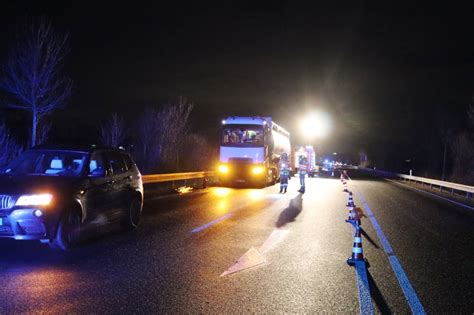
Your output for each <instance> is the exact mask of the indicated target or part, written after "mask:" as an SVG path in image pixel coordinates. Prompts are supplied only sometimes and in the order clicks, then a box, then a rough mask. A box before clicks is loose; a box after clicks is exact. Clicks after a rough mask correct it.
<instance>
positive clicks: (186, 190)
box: [176, 186, 193, 195]
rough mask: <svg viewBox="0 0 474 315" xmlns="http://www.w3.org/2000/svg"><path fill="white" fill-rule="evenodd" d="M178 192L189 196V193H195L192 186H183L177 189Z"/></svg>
mask: <svg viewBox="0 0 474 315" xmlns="http://www.w3.org/2000/svg"><path fill="white" fill-rule="evenodd" d="M176 191H177V192H178V194H180V195H181V194H188V193H191V192H193V187H190V186H182V187H179V188H178V189H176Z"/></svg>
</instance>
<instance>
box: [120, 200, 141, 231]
mask: <svg viewBox="0 0 474 315" xmlns="http://www.w3.org/2000/svg"><path fill="white" fill-rule="evenodd" d="M141 217H142V202H141V200H140V199H139V198H137V197H134V198H133V199H132V201H131V202H130V205H129V206H128V209H127V213H126V215H125V220H124V225H125V228H126V229H127V230H133V229H135V228H136V227H137V226H138V224H139V223H140V219H141Z"/></svg>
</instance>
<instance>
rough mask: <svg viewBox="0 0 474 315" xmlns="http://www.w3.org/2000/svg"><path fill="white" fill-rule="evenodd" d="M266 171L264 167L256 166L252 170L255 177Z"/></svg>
mask: <svg viewBox="0 0 474 315" xmlns="http://www.w3.org/2000/svg"><path fill="white" fill-rule="evenodd" d="M264 171H265V168H264V167H263V166H255V167H254V168H252V174H254V175H260V174H262V173H263V172H264Z"/></svg>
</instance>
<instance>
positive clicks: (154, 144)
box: [138, 97, 193, 172]
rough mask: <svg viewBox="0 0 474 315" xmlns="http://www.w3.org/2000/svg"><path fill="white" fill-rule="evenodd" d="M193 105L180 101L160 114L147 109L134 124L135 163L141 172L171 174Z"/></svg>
mask: <svg viewBox="0 0 474 315" xmlns="http://www.w3.org/2000/svg"><path fill="white" fill-rule="evenodd" d="M192 108H193V104H192V103H189V102H188V101H187V100H186V99H185V98H184V97H180V98H179V99H178V102H177V103H176V104H168V105H166V106H164V107H162V108H161V109H160V110H157V109H153V108H148V109H147V110H146V111H145V113H144V114H143V115H142V116H141V118H140V120H139V122H138V131H139V132H138V133H139V142H140V145H139V147H140V149H139V154H138V155H139V157H138V159H139V161H140V162H139V163H140V166H141V169H143V170H144V171H145V172H152V171H158V170H160V171H175V170H177V169H178V168H179V163H180V155H179V153H180V152H181V147H182V146H183V144H184V140H185V137H186V134H187V132H188V125H189V122H188V120H189V115H190V113H191V111H192Z"/></svg>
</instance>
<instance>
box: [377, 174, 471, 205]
mask: <svg viewBox="0 0 474 315" xmlns="http://www.w3.org/2000/svg"><path fill="white" fill-rule="evenodd" d="M384 179H385V180H388V181H389V182H393V183H395V184H398V185H401V186H403V187H406V188H411V189H413V190H416V191H418V192H421V193H425V194H427V195H430V196H433V197H436V198H439V199H442V200H445V201H448V202H450V203H453V204H455V205H458V206H461V207H464V208H467V209H469V210H474V207H471V206H468V205H466V204H464V203H462V202H459V201H455V200H452V199H449V198H446V197H443V196H440V195H437V194H434V193H432V192H429V191H426V190H422V189H418V188H415V187H412V186H409V185H405V184H402V183H399V182H397V181H395V180H393V179H388V178H384Z"/></svg>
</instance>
